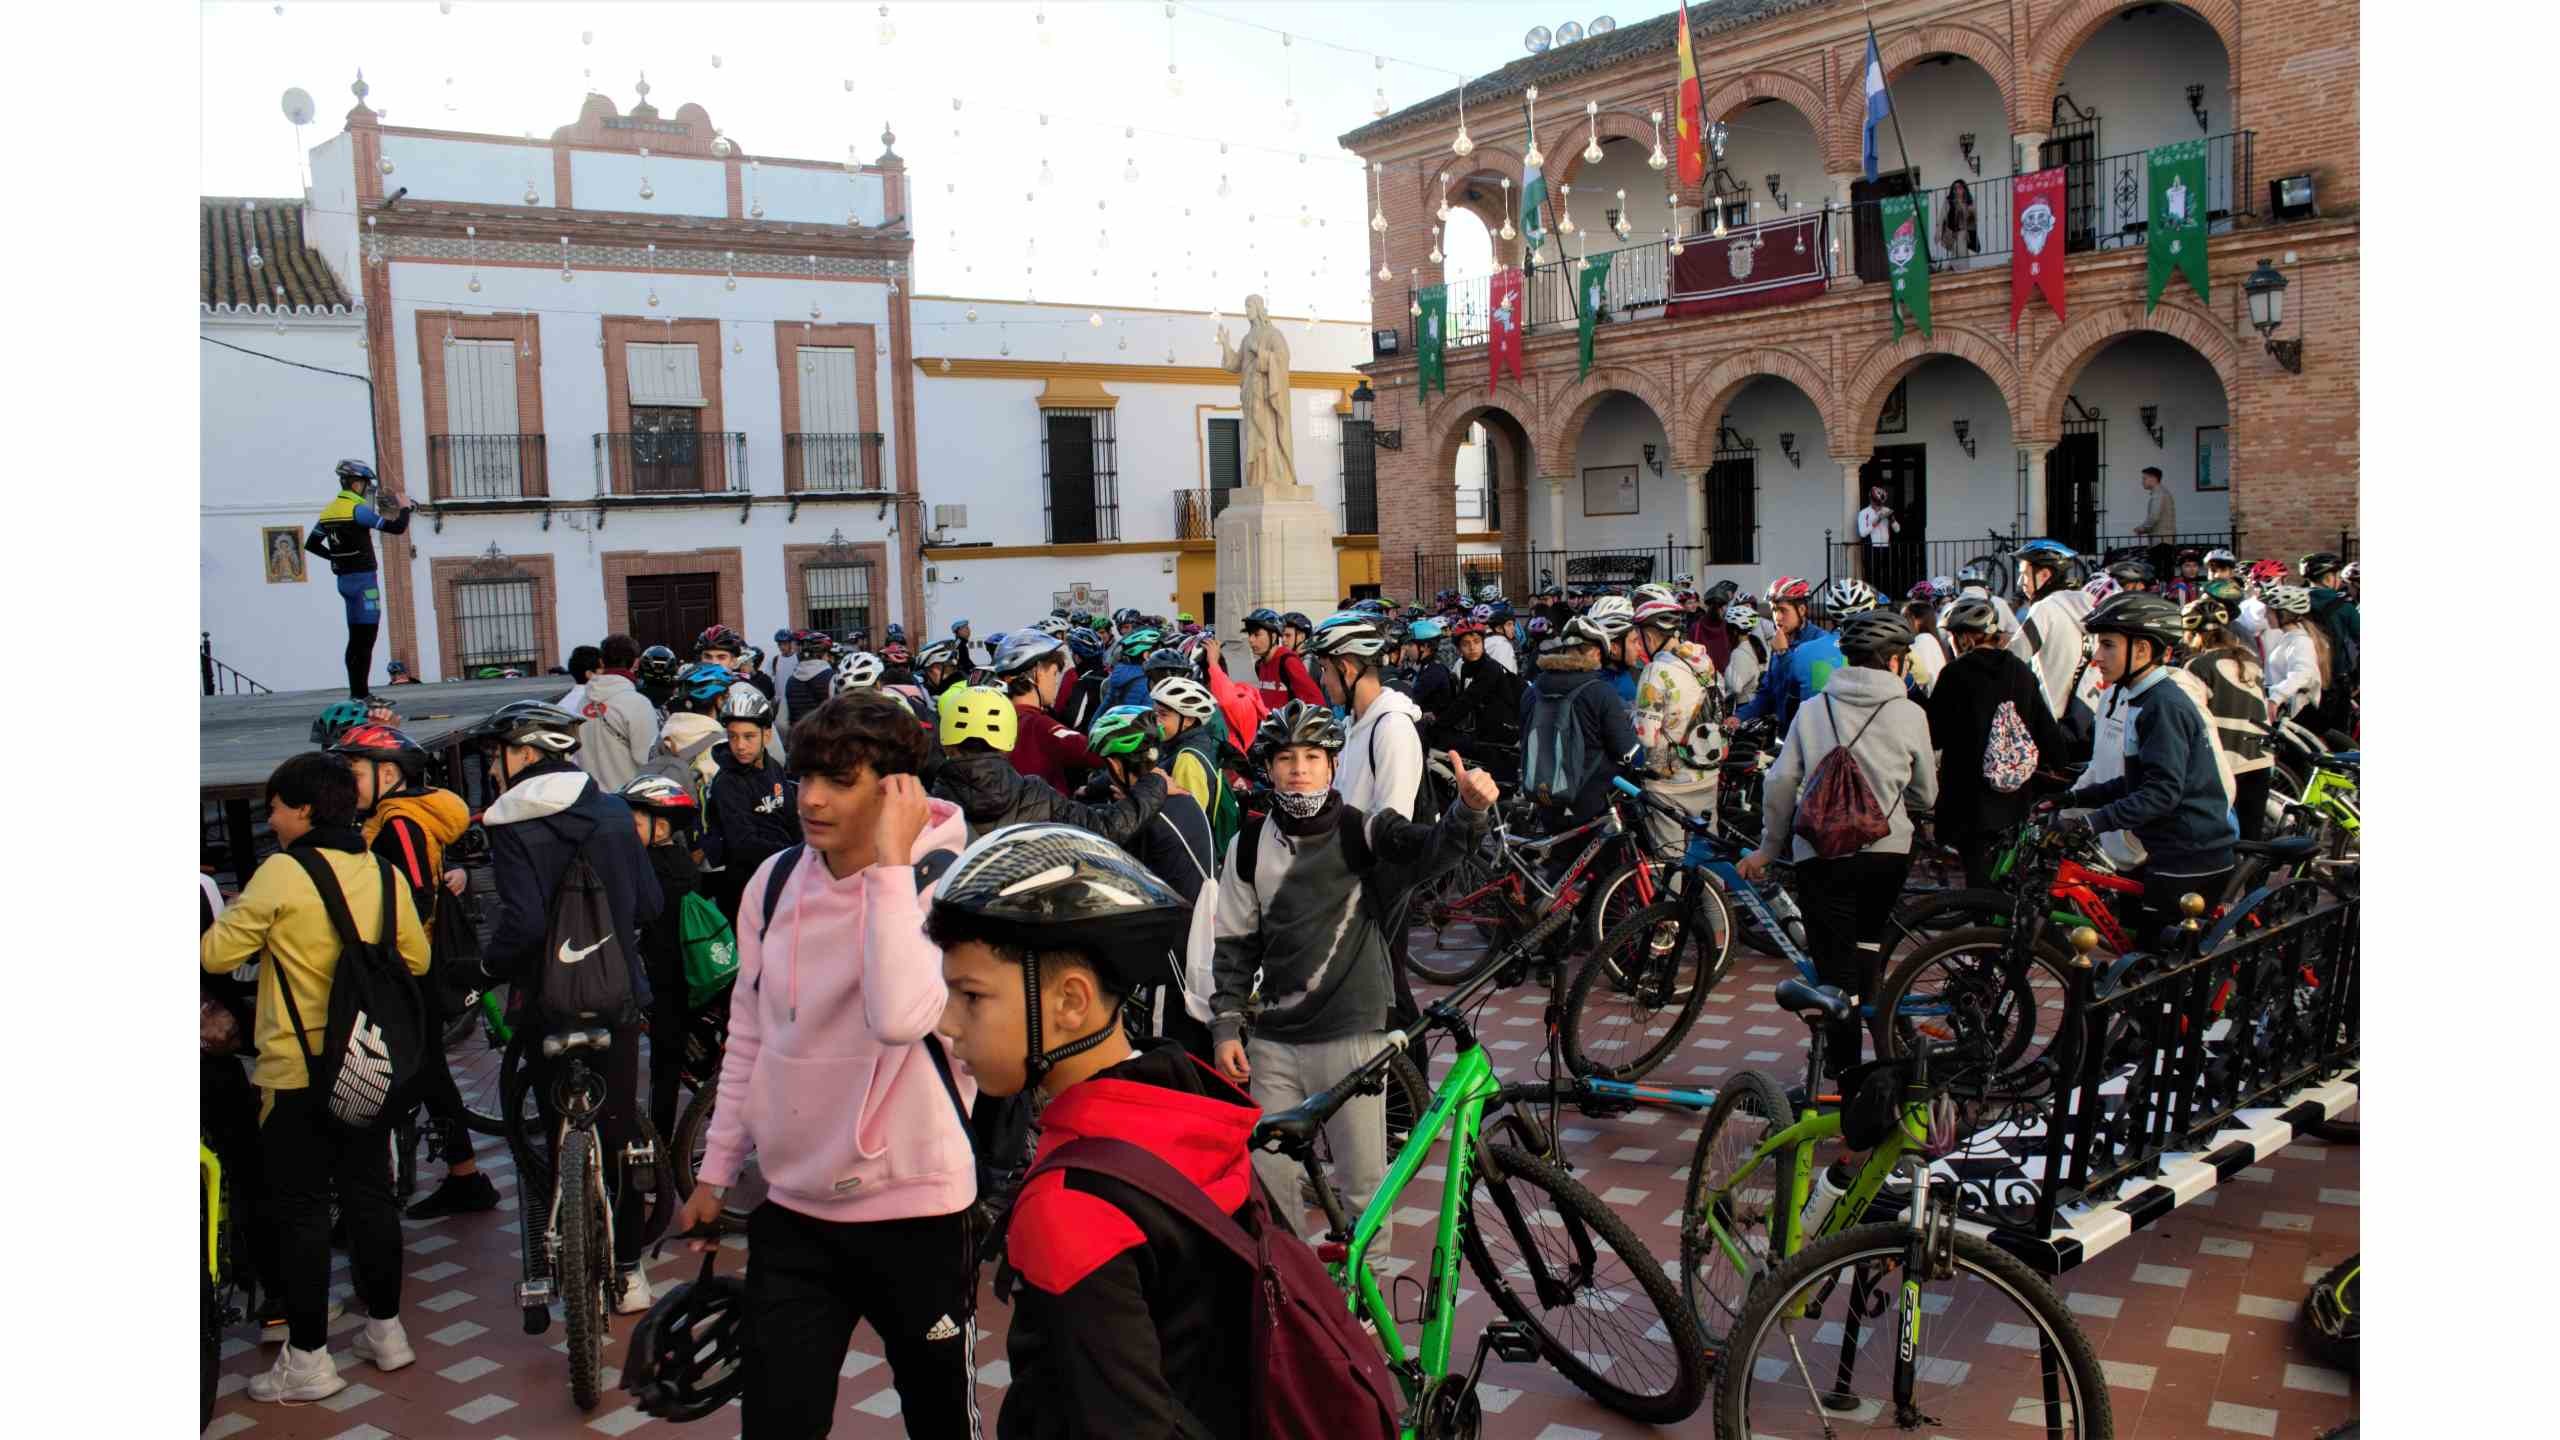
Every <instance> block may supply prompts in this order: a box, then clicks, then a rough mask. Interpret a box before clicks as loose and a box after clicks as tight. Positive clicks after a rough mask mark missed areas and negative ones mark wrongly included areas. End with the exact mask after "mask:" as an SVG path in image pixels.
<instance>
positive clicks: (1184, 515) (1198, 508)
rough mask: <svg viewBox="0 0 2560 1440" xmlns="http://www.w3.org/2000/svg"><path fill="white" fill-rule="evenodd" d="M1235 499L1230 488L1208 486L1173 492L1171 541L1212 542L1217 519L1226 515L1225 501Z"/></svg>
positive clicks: (1228, 486) (1214, 536) (1216, 535)
mask: <svg viewBox="0 0 2560 1440" xmlns="http://www.w3.org/2000/svg"><path fill="white" fill-rule="evenodd" d="M1235 496H1236V487H1234V486H1232V485H1210V486H1206V487H1201V488H1195V489H1190V490H1176V491H1174V492H1173V538H1174V539H1176V540H1215V539H1217V538H1218V517H1219V516H1221V515H1224V514H1225V513H1227V502H1228V501H1230V500H1233V499H1234V498H1235Z"/></svg>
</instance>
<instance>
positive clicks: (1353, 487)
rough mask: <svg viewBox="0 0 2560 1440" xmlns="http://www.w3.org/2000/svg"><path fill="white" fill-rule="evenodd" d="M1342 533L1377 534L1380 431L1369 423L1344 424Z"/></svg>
mask: <svg viewBox="0 0 2560 1440" xmlns="http://www.w3.org/2000/svg"><path fill="white" fill-rule="evenodd" d="M1342 533H1343V534H1345V535H1375V534H1377V533H1378V447H1377V431H1376V428H1375V427H1374V425H1373V424H1372V423H1371V422H1370V421H1367V420H1345V421H1343V422H1342Z"/></svg>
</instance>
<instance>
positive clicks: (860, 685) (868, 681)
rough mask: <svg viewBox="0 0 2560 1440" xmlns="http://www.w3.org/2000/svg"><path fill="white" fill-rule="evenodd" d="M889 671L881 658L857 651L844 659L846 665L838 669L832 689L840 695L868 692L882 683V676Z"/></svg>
mask: <svg viewBox="0 0 2560 1440" xmlns="http://www.w3.org/2000/svg"><path fill="white" fill-rule="evenodd" d="M887 669H888V667H887V666H885V665H883V664H881V663H880V657H879V656H877V655H869V654H865V653H863V652H862V651H859V650H857V651H855V652H854V653H852V654H850V655H847V656H846V657H844V663H843V664H841V665H839V666H837V667H836V679H835V684H834V685H833V686H832V687H830V688H831V689H833V690H834V692H835V693H836V694H838V695H842V694H844V693H845V692H846V691H849V690H868V689H870V688H871V687H872V686H874V685H877V684H879V683H880V676H881V674H882V672H883V671H885V670H887Z"/></svg>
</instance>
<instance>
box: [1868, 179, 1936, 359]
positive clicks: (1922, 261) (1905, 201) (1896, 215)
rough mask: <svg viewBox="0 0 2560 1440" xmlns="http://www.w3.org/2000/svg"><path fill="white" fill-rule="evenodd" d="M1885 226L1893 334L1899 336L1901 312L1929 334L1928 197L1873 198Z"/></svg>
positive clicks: (1900, 332) (1901, 321) (1923, 332)
mask: <svg viewBox="0 0 2560 1440" xmlns="http://www.w3.org/2000/svg"><path fill="white" fill-rule="evenodd" d="M1876 214H1877V217H1878V219H1879V220H1881V221H1882V222H1883V226H1884V258H1885V262H1886V264H1887V265H1888V266H1889V267H1890V268H1889V271H1888V274H1887V278H1888V279H1890V280H1891V281H1892V282H1893V338H1894V339H1896V340H1899V339H1901V338H1902V328H1903V316H1905V315H1908V316H1910V317H1911V322H1910V323H1912V324H1913V325H1917V326H1919V327H1920V333H1921V334H1922V335H1924V336H1925V335H1928V334H1929V197H1928V196H1926V195H1896V196H1893V197H1891V198H1889V199H1885V200H1880V201H1877V202H1876Z"/></svg>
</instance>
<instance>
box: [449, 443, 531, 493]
mask: <svg viewBox="0 0 2560 1440" xmlns="http://www.w3.org/2000/svg"><path fill="white" fill-rule="evenodd" d="M544 457H545V452H544V448H543V437H542V436H540V435H430V436H428V437H427V465H428V474H429V478H430V482H431V488H430V489H429V491H428V493H429V494H430V495H432V496H434V497H435V498H436V499H438V500H521V499H523V498H525V497H526V496H528V495H544V494H548V493H549V492H550V488H551V487H550V483H549V473H550V472H549V471H548V470H547V469H546V468H545V458H544Z"/></svg>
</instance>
